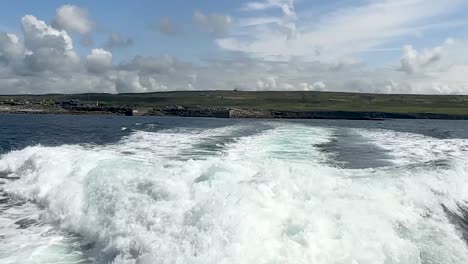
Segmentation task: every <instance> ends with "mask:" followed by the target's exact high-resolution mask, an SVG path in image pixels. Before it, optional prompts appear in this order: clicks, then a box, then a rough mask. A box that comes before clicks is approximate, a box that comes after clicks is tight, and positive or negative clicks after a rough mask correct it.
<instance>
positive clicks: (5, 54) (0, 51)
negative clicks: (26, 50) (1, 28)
mask: <svg viewBox="0 0 468 264" xmlns="http://www.w3.org/2000/svg"><path fill="white" fill-rule="evenodd" d="M22 49H23V48H22V46H21V43H20V42H19V39H18V37H17V36H16V35H15V34H9V33H1V32H0V62H2V61H4V62H10V61H11V60H14V59H17V58H18V57H20V56H21V53H22Z"/></svg>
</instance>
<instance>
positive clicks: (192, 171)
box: [0, 115, 468, 264]
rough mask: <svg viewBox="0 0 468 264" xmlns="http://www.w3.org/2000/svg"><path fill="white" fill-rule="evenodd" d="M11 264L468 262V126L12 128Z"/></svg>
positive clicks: (164, 121)
mask: <svg viewBox="0 0 468 264" xmlns="http://www.w3.org/2000/svg"><path fill="white" fill-rule="evenodd" d="M0 152H1V153H2V154H1V156H0V263H2V264H9V263H21V264H27V263H116V264H117V263H118V264H120V263H132V264H133V263H134V264H137V263H138V264H146V263H168V264H169V263H171V264H172V263H180V264H182V263H184V264H185V263H204V264H207V263H213V264H215V263H216V264H217V263H225V264H228V263H233V264H234V263H235V264H241V263H252V264H254V263H255V264H257V263H259V264H261V263H265V264H280V263H294V264H297V263H317V264H321V263H337V264H338V263H343V264H345V263H346V264H347V263H350V264H354V263H356V264H357V263H359V264H365V263H369V264H376V263H382V264H390V263H411V264H413V263H468V244H467V241H468V240H467V239H468V212H467V211H465V209H466V208H467V205H468V162H467V161H468V122H464V121H458V122H456V121H401V120H400V121H384V122H375V121H374V122H369V121H308V122H307V121H303V122H283V121H240V120H239V121H233V120H215V119H184V118H179V119H172V118H124V117H112V118H110V117H76V116H70V117H67V116H11V115H4V116H0Z"/></svg>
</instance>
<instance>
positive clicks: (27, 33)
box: [20, 15, 80, 74]
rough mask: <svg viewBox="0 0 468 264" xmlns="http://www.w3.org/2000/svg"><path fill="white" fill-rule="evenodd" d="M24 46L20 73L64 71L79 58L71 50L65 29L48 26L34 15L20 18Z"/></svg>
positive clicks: (72, 65)
mask: <svg viewBox="0 0 468 264" xmlns="http://www.w3.org/2000/svg"><path fill="white" fill-rule="evenodd" d="M21 26H22V29H23V35H24V46H25V48H26V49H27V50H26V53H25V57H24V62H23V65H24V67H23V68H21V69H20V71H21V72H22V74H34V72H40V71H49V70H50V71H57V72H62V73H63V72H64V70H66V69H67V68H69V67H70V68H73V67H75V66H76V65H77V64H78V63H79V61H80V59H79V57H78V55H77V54H76V53H75V52H74V50H73V42H72V39H71V37H70V36H69V35H68V33H67V32H66V31H63V30H57V29H55V28H53V27H50V26H48V25H47V24H46V23H45V22H44V21H41V20H38V19H37V18H36V17H34V16H31V15H26V16H24V17H23V18H22V19H21Z"/></svg>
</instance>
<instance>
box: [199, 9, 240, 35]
mask: <svg viewBox="0 0 468 264" xmlns="http://www.w3.org/2000/svg"><path fill="white" fill-rule="evenodd" d="M192 21H193V22H194V23H195V24H196V25H197V26H198V27H200V28H201V29H202V30H204V31H207V32H208V33H210V34H212V35H213V36H214V37H220V36H224V35H225V34H227V33H228V32H229V30H230V28H231V25H232V23H233V19H232V18H231V17H230V16H228V15H221V14H203V13H202V12H200V11H195V12H194V13H193V16H192Z"/></svg>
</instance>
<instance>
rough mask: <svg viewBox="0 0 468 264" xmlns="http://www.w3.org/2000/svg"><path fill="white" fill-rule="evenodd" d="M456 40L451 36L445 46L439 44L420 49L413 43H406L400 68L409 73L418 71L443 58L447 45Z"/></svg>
mask: <svg viewBox="0 0 468 264" xmlns="http://www.w3.org/2000/svg"><path fill="white" fill-rule="evenodd" d="M454 43H455V41H454V40H453V39H451V38H449V39H447V40H446V41H445V43H444V45H443V46H437V47H434V48H432V49H424V50H422V51H418V50H416V49H414V48H413V46H411V45H406V46H405V47H404V48H403V53H404V55H403V57H402V58H401V60H400V63H401V66H400V70H401V71H403V72H406V73H407V74H414V73H417V72H419V71H421V70H423V69H424V68H427V67H428V66H430V65H431V64H434V63H435V62H437V61H440V60H441V59H442V54H443V51H444V49H445V48H446V47H447V46H450V45H453V44H454Z"/></svg>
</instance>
